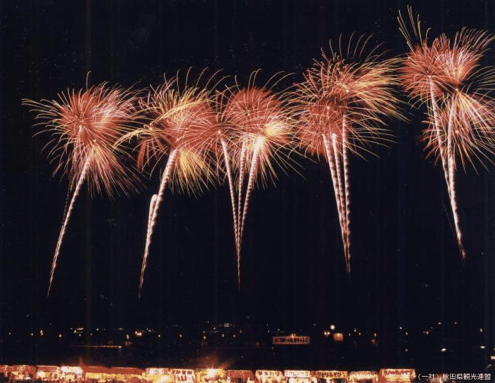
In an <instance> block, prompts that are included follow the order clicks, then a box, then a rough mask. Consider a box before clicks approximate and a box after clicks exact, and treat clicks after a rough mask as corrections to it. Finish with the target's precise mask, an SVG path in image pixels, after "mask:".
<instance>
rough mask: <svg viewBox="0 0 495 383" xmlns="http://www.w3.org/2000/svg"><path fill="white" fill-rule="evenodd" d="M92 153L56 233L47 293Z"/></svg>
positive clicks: (48, 293)
mask: <svg viewBox="0 0 495 383" xmlns="http://www.w3.org/2000/svg"><path fill="white" fill-rule="evenodd" d="M92 157H93V156H92V155H91V154H90V155H89V156H88V158H87V159H86V162H85V164H84V166H83V169H82V171H81V175H80V176H79V180H78V181H77V184H76V187H75V189H74V193H73V194H72V198H71V200H70V204H69V207H68V208H67V212H66V214H65V218H64V221H63V223H62V227H61V229H60V233H59V235H58V240H57V247H56V248H55V254H54V255H53V260H52V267H51V269H50V282H49V283H48V292H47V295H48V296H49V295H50V291H51V289H52V284H53V277H54V275H55V268H56V267H57V261H58V256H59V254H60V247H61V246H62V240H63V238H64V235H65V231H66V229H67V224H68V223H69V219H70V217H71V214H72V210H73V209H74V203H75V202H76V199H77V196H78V195H79V192H80V191H81V187H82V185H83V183H84V180H85V178H86V176H87V175H88V171H89V168H90V166H91V161H92Z"/></svg>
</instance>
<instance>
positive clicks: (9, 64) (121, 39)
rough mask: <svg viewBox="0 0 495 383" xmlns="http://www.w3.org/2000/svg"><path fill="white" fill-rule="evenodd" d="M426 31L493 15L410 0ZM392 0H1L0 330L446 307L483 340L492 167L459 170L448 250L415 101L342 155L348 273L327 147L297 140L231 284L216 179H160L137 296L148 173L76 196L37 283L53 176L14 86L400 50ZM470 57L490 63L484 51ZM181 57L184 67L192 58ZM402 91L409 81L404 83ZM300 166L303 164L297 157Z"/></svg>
mask: <svg viewBox="0 0 495 383" xmlns="http://www.w3.org/2000/svg"><path fill="white" fill-rule="evenodd" d="M409 4H412V5H413V6H414V9H415V10H416V11H417V12H419V13H420V15H421V19H422V20H423V26H424V27H425V28H427V27H431V28H432V31H431V36H433V37H434V36H438V35H439V34H440V33H442V32H445V33H447V34H448V35H453V33H455V32H456V31H458V30H460V29H461V28H462V27H463V26H466V27H469V28H482V29H483V28H484V29H488V30H491V31H492V32H495V30H494V28H495V25H494V15H495V4H493V3H492V2H491V1H489V0H485V1H483V0H450V1H447V0H446V1H439V0H430V1H417V2H412V1H411V2H409ZM406 5H407V3H406V2H405V1H401V0H395V1H392V0H370V1H362V0H347V1H343V0H319V1H316V0H306V1H304V0H264V1H261V0H234V1H221V0H215V1H214V0H211V1H210V0H204V1H199V0H196V1H193V0H181V1H178V0H177V1H173V0H163V1H159V0H156V1H117V0H114V1H111V0H105V1H90V0H87V1H62V0H60V1H58V0H45V1H41V0H25V1H8V2H7V1H4V2H0V17H1V19H0V31H1V40H0V41H1V44H2V45H1V50H0V62H1V71H0V75H1V88H0V106H1V109H0V118H1V123H0V124H1V129H0V142H1V146H0V158H1V161H0V203H1V205H0V312H1V314H0V332H2V333H5V332H6V331H11V330H16V331H24V330H25V331H26V332H29V331H32V330H36V329H39V328H40V327H42V326H46V325H47V324H50V323H51V324H52V326H53V328H55V329H63V328H66V327H69V326H85V327H91V326H113V327H118V326H130V327H132V326H151V327H160V326H163V325H165V324H192V323H202V322H205V321H212V322H246V321H251V322H254V323H265V322H266V323H270V324H272V325H274V326H282V327H283V328H284V329H286V330H287V331H293V330H294V331H297V330H298V329H305V328H309V327H311V326H313V325H314V324H316V326H317V327H318V328H320V327H321V328H322V329H323V328H327V327H328V325H329V324H330V323H337V324H339V325H341V326H349V327H353V326H358V327H360V328H369V329H373V330H376V331H379V332H380V333H381V334H384V336H390V337H393V336H394V334H396V333H397V328H398V327H399V326H404V327H410V328H413V327H420V326H422V325H423V324H433V323H437V322H439V321H441V322H445V323H447V322H454V321H457V322H458V323H459V325H460V326H461V329H462V330H461V335H460V336H462V337H465V338H466V339H468V338H469V337H470V334H471V331H473V329H476V328H479V327H484V328H485V337H486V338H485V339H486V340H487V342H488V343H487V344H488V345H489V344H491V345H492V347H494V346H495V342H494V339H495V328H494V326H493V323H494V315H495V305H494V302H495V296H494V291H495V290H494V289H495V282H494V280H495V278H494V277H495V253H494V252H495V236H494V233H495V221H494V218H495V175H494V174H495V167H494V166H493V164H490V163H489V162H487V163H485V165H486V169H485V168H484V167H483V165H482V164H480V163H477V165H476V170H477V171H476V170H474V169H472V168H469V169H467V170H466V172H460V173H459V175H458V177H457V183H458V197H459V212H460V217H461V227H462V229H463V231H464V238H465V247H466V251H467V259H466V261H465V262H462V260H461V256H460V254H459V250H458V247H457V243H456V239H455V233H454V230H453V222H452V219H451V213H450V206H449V201H448V197H447V190H446V186H445V180H444V178H443V174H442V169H441V166H440V165H439V164H435V163H434V159H432V158H428V157H427V155H426V153H425V152H424V151H423V146H422V143H421V142H420V135H421V132H422V129H423V128H424V127H425V125H424V124H422V121H423V120H424V111H425V110H424V109H421V108H420V109H419V110H414V109H412V108H410V107H409V106H407V105H405V106H404V110H405V111H406V114H407V116H408V118H409V121H408V122H397V121H390V123H389V128H390V130H391V132H393V135H394V142H392V143H390V144H389V145H388V146H387V147H376V146H375V147H372V148H370V149H371V150H372V151H373V152H374V153H375V154H376V155H370V154H367V155H365V156H364V157H365V158H364V159H361V158H357V157H353V158H352V161H351V169H350V172H351V209H352V214H351V230H352V233H351V240H352V247H351V251H352V272H351V274H350V275H349V276H348V275H347V273H346V270H345V263H344V256H343V249H342V244H341V235H340V229H339V223H338V217H337V210H336V206H335V199H334V195H333V189H332V184H331V178H330V174H329V170H328V165H327V164H326V162H323V161H318V160H316V159H303V158H301V157H297V156H294V159H295V160H296V161H297V162H298V165H297V166H296V170H297V172H296V171H293V170H288V171H287V172H286V174H284V173H283V172H280V174H279V178H278V180H277V181H276V182H275V183H274V184H268V185H267V186H266V187H265V188H263V189H260V188H258V189H257V190H255V192H254V194H253V198H252V203H251V206H250V209H249V213H248V217H247V222H246V229H245V235H244V246H243V259H242V285H241V288H240V291H239V290H238V288H237V279H236V263H235V247H234V236H233V231H232V216H231V210H230V200H229V192H228V188H227V186H226V185H220V186H217V187H215V188H212V189H211V190H206V191H205V192H204V193H203V194H202V195H200V196H197V197H191V196H188V195H180V194H176V193H175V194H172V193H170V191H168V192H167V194H166V195H165V200H164V203H163V205H162V207H161V209H160V213H159V221H158V224H157V226H156V230H155V234H154V242H153V244H152V247H151V252H150V258H149V263H148V270H147V273H146V279H145V285H144V290H143V295H142V299H141V300H140V301H139V300H138V281H139V272H140V266H141V257H142V251H143V248H144V242H145V230H146V221H147V216H148V204H149V199H150V197H151V195H152V194H153V193H155V192H156V190H157V189H158V185H159V177H158V175H159V172H155V173H154V174H153V176H152V177H151V178H150V179H146V178H145V179H144V180H143V185H142V187H141V188H140V190H136V193H135V194H133V195H131V196H130V197H125V196H117V197H115V198H114V199H113V200H112V199H109V198H108V197H107V196H105V195H103V196H100V195H94V196H90V195H88V193H87V192H86V190H84V191H83V192H82V193H81V195H80V198H79V200H78V201H77V203H76V206H75V209H74V212H73V216H72V219H71V221H70V223H69V227H68V230H67V234H66V237H65V240H64V244H63V246H62V250H61V255H60V259H59V263H58V268H57V271H56V274H55V280H54V285H53V288H52V294H51V296H50V297H49V298H47V297H46V291H47V287H48V278H49V269H50V264H51V260H52V256H53V251H54V249H55V245H56V241H57V237H58V233H59V229H60V224H61V221H62V215H63V212H64V206H65V203H66V193H67V188H68V184H67V179H66V178H62V177H60V176H59V175H57V176H55V177H53V174H52V173H53V170H54V166H53V164H50V162H49V160H48V159H47V151H46V150H45V151H43V148H44V146H45V145H46V143H47V142H48V139H49V137H48V135H46V134H45V135H37V136H34V135H35V133H36V132H38V131H39V128H37V127H33V117H34V116H33V114H32V113H30V112H29V109H28V108H27V107H24V106H21V101H22V99H23V98H29V99H33V100H40V99H50V100H51V99H56V98H57V93H58V92H60V91H64V90H66V89H72V88H76V89H80V88H84V87H85V83H86V74H87V72H89V71H90V72H91V74H90V76H89V82H90V84H98V83H101V82H103V81H108V82H109V83H110V84H112V85H117V84H118V85H122V86H125V87H129V86H135V87H136V88H144V87H146V86H148V85H150V84H151V85H158V84H160V83H161V81H162V79H163V74H166V75H167V76H172V75H174V74H175V73H176V72H177V71H178V70H179V69H180V70H182V71H184V70H185V69H187V68H190V67H191V68H192V73H198V72H199V71H200V70H201V69H202V68H205V67H208V68H210V70H211V73H212V72H214V71H216V70H219V69H221V70H222V73H224V74H226V75H237V76H238V78H239V82H240V83H241V84H247V80H248V77H249V74H250V73H251V71H253V70H256V69H259V68H261V69H262V70H261V72H260V74H259V83H258V84H259V85H263V83H264V82H265V81H266V80H268V79H269V78H270V77H271V75H273V74H274V73H276V72H278V71H283V72H285V73H293V75H291V76H290V77H289V78H288V79H287V80H285V82H284V84H283V85H284V86H290V85H291V84H292V83H293V82H297V81H300V80H301V79H302V76H301V73H302V72H303V71H304V69H305V68H307V67H309V66H311V65H312V60H313V59H319V58H320V57H321V49H322V48H323V49H324V50H325V51H326V52H328V43H329V41H330V40H333V41H336V40H337V39H338V37H339V36H340V35H341V34H342V35H343V36H344V37H345V38H347V37H348V36H350V34H351V33H353V32H356V33H358V34H373V37H372V40H371V45H374V44H382V47H381V48H380V49H382V51H387V55H388V56H393V55H399V54H404V53H406V47H405V43H404V41H403V39H402V37H401V35H400V33H399V30H398V25H397V21H396V17H397V14H398V10H399V9H401V10H402V11H403V12H405V10H406ZM485 64H491V65H493V64H495V55H494V52H493V51H491V52H490V53H488V54H487V56H486V59H485ZM195 71H196V72H195ZM403 100H404V101H407V99H406V98H403ZM298 173H299V174H298Z"/></svg>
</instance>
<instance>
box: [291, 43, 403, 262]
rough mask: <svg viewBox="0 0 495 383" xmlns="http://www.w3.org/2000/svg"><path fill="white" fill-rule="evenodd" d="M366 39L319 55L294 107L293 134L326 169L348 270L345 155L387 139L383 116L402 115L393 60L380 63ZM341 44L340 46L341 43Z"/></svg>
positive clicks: (294, 99)
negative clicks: (319, 158)
mask: <svg viewBox="0 0 495 383" xmlns="http://www.w3.org/2000/svg"><path fill="white" fill-rule="evenodd" d="M367 42H368V39H364V38H362V37H361V38H359V39H358V40H357V41H356V42H355V43H353V42H352V39H351V41H350V42H349V45H348V49H347V51H346V52H345V53H343V51H342V49H340V50H339V51H334V50H333V49H332V46H330V50H331V54H330V55H328V56H327V55H325V54H323V59H322V60H321V61H316V62H315V64H314V65H313V67H312V68H310V69H308V70H307V71H306V73H305V74H304V81H303V82H302V83H300V84H296V90H295V91H294V93H293V97H292V105H293V107H294V110H295V115H296V116H297V117H298V119H299V121H298V127H297V133H298V137H299V140H300V145H301V147H303V148H304V150H305V151H306V153H307V154H310V155H316V156H318V157H320V156H323V157H324V158H325V159H326V160H327V162H328V164H329V169H330V174H331V178H332V183H333V188H334V192H335V193H334V194H335V201H336V204H337V212H338V216H339V224H340V228H341V236H342V243H343V249H344V257H345V261H346V268H347V271H348V272H349V271H350V259H351V252H350V246H351V240H350V184H349V152H351V153H355V154H359V153H360V152H361V151H362V150H363V149H364V147H365V146H366V145H367V144H370V143H379V142H382V143H383V142H384V141H386V140H387V137H388V136H389V133H388V132H387V130H385V129H384V128H383V125H384V124H385V120H384V119H385V118H386V117H400V112H399V110H398V107H397V99H396V97H395V95H394V92H393V87H394V85H395V84H396V83H397V79H396V77H395V75H394V69H395V66H396V60H383V59H381V57H380V56H379V55H377V54H375V53H374V51H372V52H371V53H369V54H368V55H366V56H365V55H364V54H363V52H364V51H365V48H366V45H367ZM340 45H341V44H340Z"/></svg>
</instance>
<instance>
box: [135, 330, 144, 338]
mask: <svg viewBox="0 0 495 383" xmlns="http://www.w3.org/2000/svg"><path fill="white" fill-rule="evenodd" d="M134 335H136V336H137V337H140V336H143V332H142V331H141V330H136V331H134Z"/></svg>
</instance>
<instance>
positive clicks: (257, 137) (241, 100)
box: [219, 72, 292, 287]
mask: <svg viewBox="0 0 495 383" xmlns="http://www.w3.org/2000/svg"><path fill="white" fill-rule="evenodd" d="M257 73H258V72H254V73H253V74H252V75H251V78H250V81H249V85H248V87H247V88H241V87H240V86H239V85H238V84H236V85H235V86H234V87H232V88H229V89H228V90H227V91H226V92H224V93H223V94H222V97H221V99H222V101H223V102H220V103H219V104H220V105H221V106H220V108H221V111H220V113H219V119H220V122H221V123H220V126H221V127H223V128H224V129H227V130H226V132H225V134H224V135H223V136H222V137H228V140H226V139H225V138H222V139H221V145H222V153H223V156H224V162H225V164H226V166H225V168H226V169H225V170H226V173H227V178H228V181H229V189H230V197H231V205H232V215H233V219H234V233H235V244H236V255H237V282H238V286H239V287H240V283H241V269H240V261H241V247H242V246H241V245H242V236H243V232H244V226H245V222H246V216H247V212H248V207H249V203H250V199H251V195H252V191H253V188H254V187H255V184H256V182H257V180H260V181H261V182H262V183H266V182H267V181H268V180H269V179H272V178H274V177H276V170H275V163H276V162H278V163H284V159H283V156H282V151H281V149H282V148H284V147H287V146H289V145H290V144H291V142H292V137H291V129H290V122H289V118H288V116H287V115H286V112H285V110H284V107H283V101H282V100H281V98H280V96H279V95H277V94H276V93H274V92H273V91H272V90H271V88H272V87H273V86H274V85H276V83H275V84H273V85H272V86H271V87H269V86H265V87H256V86H255V85H254V82H255V79H256V75H257ZM282 78H283V77H282ZM282 78H281V79H282ZM279 81H280V80H279ZM231 163H232V166H231V165H230V164H231ZM234 171H237V179H235V177H234V175H233V172H234ZM236 193H237V195H236Z"/></svg>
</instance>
